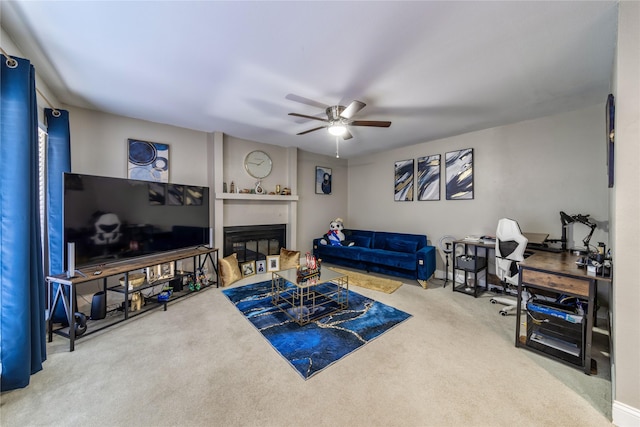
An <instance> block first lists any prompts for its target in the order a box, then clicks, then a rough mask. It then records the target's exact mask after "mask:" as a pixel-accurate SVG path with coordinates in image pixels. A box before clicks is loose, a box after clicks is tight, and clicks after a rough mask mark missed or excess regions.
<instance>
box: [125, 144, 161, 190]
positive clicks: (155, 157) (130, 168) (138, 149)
mask: <svg viewBox="0 0 640 427" xmlns="http://www.w3.org/2000/svg"><path fill="white" fill-rule="evenodd" d="M127 143H128V145H127V149H128V163H127V172H128V177H129V179H139V180H142V181H155V182H169V145H168V144H160V143H157V142H148V141H140V140H139V139H128V140H127Z"/></svg>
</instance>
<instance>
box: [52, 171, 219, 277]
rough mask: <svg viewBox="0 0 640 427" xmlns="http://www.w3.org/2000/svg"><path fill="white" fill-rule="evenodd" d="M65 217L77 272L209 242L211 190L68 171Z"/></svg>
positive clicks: (67, 238)
mask: <svg viewBox="0 0 640 427" xmlns="http://www.w3.org/2000/svg"><path fill="white" fill-rule="evenodd" d="M63 217H64V247H65V248H67V243H70V242H73V243H74V244H75V266H76V267H78V268H79V267H86V266H92V265H98V264H103V263H107V262H113V261H117V260H121V259H126V258H134V257H141V256H146V255H152V254H155V253H159V252H165V251H170V250H176V249H183V248H188V247H196V246H200V245H209V244H210V241H209V240H210V234H209V188H208V187H202V186H193V185H184V184H166V183H160V182H149V181H138V180H131V179H123V178H110V177H104V176H94V175H81V174H74V173H65V174H64V212H63ZM66 257H67V254H66V250H65V261H64V262H65V264H64V265H67V259H66Z"/></svg>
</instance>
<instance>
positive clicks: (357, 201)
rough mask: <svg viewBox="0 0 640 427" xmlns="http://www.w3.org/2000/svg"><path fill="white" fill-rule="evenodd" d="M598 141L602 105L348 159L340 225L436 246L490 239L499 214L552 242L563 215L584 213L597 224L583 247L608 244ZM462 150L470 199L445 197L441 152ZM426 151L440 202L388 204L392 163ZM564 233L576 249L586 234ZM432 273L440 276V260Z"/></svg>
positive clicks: (580, 229) (582, 230)
mask: <svg viewBox="0 0 640 427" xmlns="http://www.w3.org/2000/svg"><path fill="white" fill-rule="evenodd" d="M603 101H604V100H603ZM604 138H605V115H604V104H602V105H595V106H592V107H589V108H586V109H582V110H579V111H574V112H570V113H565V114H560V115H556V116H550V117H543V118H541V119H537V120H530V121H526V122H521V123H517V124H513V125H509V126H502V127H497V128H492V129H487V130H483V131H479V132H473V133H468V134H464V135H459V136H455V137H451V138H446V139H442V140H438V141H431V142H426V143H423V144H417V145H413V146H410V147H405V148H401V149H397V150H393V151H387V152H384V153H376V154H372V155H369V156H365V157H361V158H357V159H350V160H349V184H348V185H349V215H348V216H349V218H350V221H351V222H350V223H349V224H348V225H349V226H350V227H353V228H363V229H376V230H386V231H396V232H407V233H421V234H426V235H427V237H428V239H429V241H430V242H431V244H433V245H435V246H437V245H438V241H439V240H440V238H441V237H442V236H444V235H453V236H454V237H457V238H463V237H464V236H466V235H469V234H477V235H482V234H490V235H494V234H495V228H496V224H497V222H498V219H500V218H502V217H509V218H513V219H515V220H517V221H518V223H519V224H520V227H521V228H522V230H523V231H528V232H546V233H549V234H550V235H551V237H558V238H559V237H560V235H561V232H562V227H561V223H560V215H559V212H560V211H565V212H566V213H569V214H577V213H582V214H590V215H591V217H592V218H593V219H594V220H595V221H596V222H597V223H598V225H599V226H598V228H597V229H596V232H595V233H594V235H593V237H592V239H591V243H592V244H596V245H597V242H599V241H602V242H605V243H606V244H607V245H608V216H609V210H608V191H607V175H606V157H605V142H604V141H605V139H604ZM463 148H473V150H474V153H473V154H474V199H473V200H446V196H445V189H444V181H445V175H444V171H445V168H444V157H445V153H446V152H449V151H454V150H459V149H463ZM433 154H440V155H441V164H442V166H441V199H440V200H439V201H416V200H414V201H413V202H396V201H394V199H393V174H394V162H395V161H399V160H405V159H415V161H416V163H417V158H418V157H421V156H427V155H433ZM568 231H569V238H570V242H569V246H570V247H573V246H582V239H583V238H584V237H585V236H586V235H587V234H588V231H589V230H588V228H587V227H585V226H584V225H579V224H578V225H575V226H572V227H570V228H569V229H568ZM438 268H439V270H441V271H443V268H444V267H443V264H442V262H441V261H440V263H439V266H438ZM440 277H443V276H442V273H440Z"/></svg>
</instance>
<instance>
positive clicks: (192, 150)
mask: <svg viewBox="0 0 640 427" xmlns="http://www.w3.org/2000/svg"><path fill="white" fill-rule="evenodd" d="M65 109H68V110H69V122H70V128H71V129H70V131H71V171H72V172H74V173H84V174H91V175H102V176H112V177H117V178H126V177H127V139H128V138H135V139H140V140H143V141H151V142H158V143H163V144H169V181H170V182H174V183H178V184H191V185H208V184H207V167H208V166H207V156H206V155H205V154H203V153H206V151H207V134H206V133H204V132H198V131H194V130H190V129H184V128H178V127H175V126H169V125H163V124H159V123H152V122H147V121H144V120H137V119H131V118H128V117H122V116H116V115H113V114H107V113H101V112H97V111H93V110H87V109H83V108H76V107H68V106H65Z"/></svg>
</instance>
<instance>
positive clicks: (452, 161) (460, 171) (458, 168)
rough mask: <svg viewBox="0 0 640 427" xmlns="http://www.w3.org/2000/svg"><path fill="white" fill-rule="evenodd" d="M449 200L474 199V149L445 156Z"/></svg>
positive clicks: (452, 152)
mask: <svg viewBox="0 0 640 427" xmlns="http://www.w3.org/2000/svg"><path fill="white" fill-rule="evenodd" d="M445 172H446V181H447V183H446V191H447V200H472V199H473V148H465V149H464V150H458V151H450V152H448V153H447V154H446V155H445Z"/></svg>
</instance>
